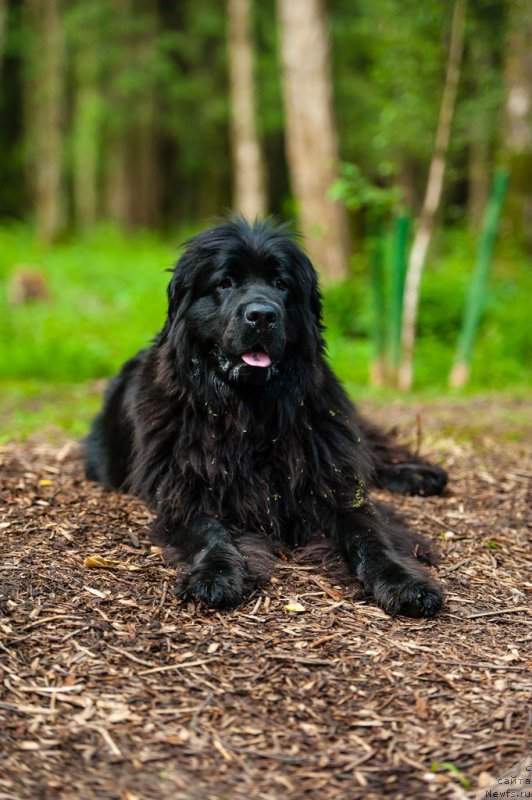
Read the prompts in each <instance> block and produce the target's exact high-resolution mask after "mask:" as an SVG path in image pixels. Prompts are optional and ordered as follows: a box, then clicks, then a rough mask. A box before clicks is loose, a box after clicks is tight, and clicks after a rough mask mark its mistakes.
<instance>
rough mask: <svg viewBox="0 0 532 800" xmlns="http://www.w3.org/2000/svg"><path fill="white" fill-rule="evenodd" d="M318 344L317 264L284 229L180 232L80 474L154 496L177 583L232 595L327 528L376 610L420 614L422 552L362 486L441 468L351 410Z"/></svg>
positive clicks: (208, 598)
mask: <svg viewBox="0 0 532 800" xmlns="http://www.w3.org/2000/svg"><path fill="white" fill-rule="evenodd" d="M324 351H325V346H324V341H323V328H322V324H321V298H320V293H319V288H318V281H317V276H316V272H315V270H314V268H313V266H312V264H311V263H310V260H309V259H308V257H307V256H306V255H305V253H304V252H303V251H302V249H301V248H300V247H299V246H298V244H297V243H296V242H295V241H294V239H293V238H291V237H289V236H288V235H287V233H286V231H285V229H284V228H282V227H275V226H274V225H272V224H271V223H270V222H268V221H265V222H255V223H254V224H248V223H247V222H246V221H245V220H243V219H240V218H233V219H230V220H228V221H227V222H224V223H222V224H220V225H219V226H217V227H215V228H214V229H212V230H210V231H207V232H206V233H202V234H200V235H199V236H196V237H194V238H193V239H191V240H190V241H189V242H188V243H187V244H186V246H185V250H184V252H183V255H182V256H181V258H180V260H179V261H178V263H177V265H176V267H175V269H174V270H173V274H172V278H171V281H170V284H169V287H168V315H167V319H166V322H165V324H164V327H163V329H162V330H161V332H160V333H159V335H158V336H157V337H156V339H155V341H154V342H153V344H152V345H151V347H148V348H147V349H145V350H143V351H141V352H140V353H139V354H138V355H136V356H135V357H134V358H132V359H131V360H130V361H128V362H126V363H125V364H124V366H123V367H122V370H121V372H120V374H119V375H118V376H117V377H116V378H114V379H113V380H112V381H111V383H110V385H109V388H108V390H107V393H106V397H105V403H104V407H103V410H102V412H101V413H100V415H99V416H98V417H97V418H96V420H95V421H94V424H93V427H92V431H91V433H90V435H89V437H88V439H87V442H86V471H87V477H88V478H90V479H92V480H96V481H100V482H102V483H103V484H104V485H105V486H106V487H108V488H110V489H120V490H123V491H128V492H132V493H135V494H138V495H139V496H140V497H142V498H143V499H144V500H145V501H146V503H148V505H149V506H150V507H151V508H152V509H153V510H154V511H155V513H156V519H155V523H154V526H153V536H154V538H155V540H156V541H158V542H159V543H162V544H164V545H168V546H171V547H173V548H175V549H177V551H178V552H179V553H180V555H181V557H182V558H183V559H184V560H185V562H186V563H187V564H188V567H187V569H186V571H185V573H184V576H183V577H182V578H181V580H180V583H179V585H178V592H179V593H180V594H181V595H183V596H185V597H193V598H195V599H199V600H202V601H203V602H204V603H206V604H208V605H210V606H214V607H219V608H228V607H234V606H236V605H238V604H239V603H240V601H241V600H242V597H243V595H244V594H245V592H247V591H249V590H250V588H252V587H253V586H255V585H257V584H259V583H260V582H261V581H263V580H264V578H265V575H266V574H267V568H268V565H269V563H270V561H271V559H272V554H273V553H274V552H275V551H276V550H277V549H278V548H279V547H283V548H297V547H301V546H304V545H308V544H309V543H312V542H315V541H317V540H319V539H321V538H323V537H324V536H325V537H327V538H328V539H329V541H330V542H331V544H332V545H333V546H334V547H335V548H337V549H338V550H339V551H340V553H341V554H342V555H343V557H344V559H345V561H346V564H347V566H348V568H349V570H350V572H351V573H352V574H353V576H355V577H356V578H357V579H358V580H359V581H361V582H362V584H363V585H364V587H365V589H366V590H367V592H368V593H370V594H372V595H373V597H374V598H375V600H376V602H377V603H378V604H379V605H380V606H381V607H382V608H384V609H385V610H386V611H387V612H389V613H390V614H407V615H410V616H416V617H417V616H432V615H434V614H436V613H437V612H438V611H439V610H440V608H441V606H442V593H441V590H440V589H439V587H438V585H437V584H436V583H435V582H434V581H433V579H432V578H431V577H430V576H429V575H428V573H427V571H426V570H425V569H424V568H423V567H421V566H420V565H419V563H418V562H417V561H416V558H415V557H414V551H415V552H416V554H417V555H418V557H419V555H420V554H425V556H426V558H427V560H428V555H427V553H428V551H427V550H426V549H424V548H423V547H420V546H419V545H420V540H419V537H417V538H416V537H414V535H413V534H412V535H411V536H409V533H408V532H407V531H406V530H405V529H404V528H403V529H400V528H399V527H398V525H397V524H396V523H390V522H387V521H386V516H387V515H386V514H384V513H383V512H382V511H381V510H379V509H377V508H376V507H375V505H374V504H372V502H371V501H370V499H369V498H368V496H367V487H368V485H370V484H371V483H372V482H376V483H378V484H380V485H382V486H386V487H388V488H390V489H392V490H395V491H402V492H408V493H413V494H415V493H419V494H433V493H439V492H441V491H442V490H443V488H444V486H445V483H446V475H445V473H444V472H443V470H441V469H439V468H438V467H434V466H431V465H429V464H427V463H425V462H420V461H419V459H416V458H415V457H414V456H412V455H411V454H410V453H408V451H407V450H406V449H405V448H396V447H394V445H393V443H392V442H391V441H389V440H388V439H387V438H386V436H384V435H383V434H382V433H381V432H380V431H378V430H377V429H376V428H375V427H373V426H371V425H369V424H368V423H366V422H365V421H364V420H363V419H362V418H361V417H360V416H359V415H358V413H357V412H356V410H355V409H354V407H353V405H352V403H351V401H350V400H349V398H348V397H347V394H346V392H345V391H344V389H343V388H342V386H341V385H340V383H339V381H338V379H337V378H336V376H335V375H334V373H333V372H332V370H331V368H330V367H329V365H328V363H327V361H326V360H325V357H324ZM416 543H417V546H415V545H416ZM408 553H410V555H408Z"/></svg>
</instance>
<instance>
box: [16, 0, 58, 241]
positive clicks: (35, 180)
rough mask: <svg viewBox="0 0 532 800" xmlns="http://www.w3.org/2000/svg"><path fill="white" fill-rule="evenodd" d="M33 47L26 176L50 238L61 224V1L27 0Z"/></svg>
mask: <svg viewBox="0 0 532 800" xmlns="http://www.w3.org/2000/svg"><path fill="white" fill-rule="evenodd" d="M25 10H26V19H27V24H28V27H29V32H30V34H31V36H32V41H33V47H32V51H31V54H30V55H31V57H30V59H29V64H28V74H27V75H26V78H27V81H26V127H27V143H28V146H29V157H28V179H29V183H30V188H31V192H32V195H33V205H34V211H35V221H36V228H37V235H38V236H39V238H40V239H41V240H42V241H44V242H50V241H52V240H53V239H54V237H55V236H56V235H57V234H58V232H59V230H60V228H61V226H62V224H63V207H62V206H63V203H62V201H63V197H62V188H63V186H62V171H63V170H62V156H63V133H62V112H63V96H64V75H63V56H64V47H63V30H62V25H61V3H60V0H26V6H25Z"/></svg>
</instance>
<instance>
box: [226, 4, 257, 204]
mask: <svg viewBox="0 0 532 800" xmlns="http://www.w3.org/2000/svg"><path fill="white" fill-rule="evenodd" d="M251 10H252V6H251V0H228V2H227V14H228V50H229V77H230V85H231V147H232V151H233V181H234V189H233V207H234V209H235V210H236V211H238V212H240V213H241V214H243V215H244V216H245V217H247V218H248V219H254V218H255V217H260V216H263V215H264V213H265V211H266V191H265V187H264V163H263V158H262V152H261V146H260V142H259V137H258V135H257V122H256V110H255V109H256V103H255V75H254V60H255V59H254V46H253V36H252V33H251Z"/></svg>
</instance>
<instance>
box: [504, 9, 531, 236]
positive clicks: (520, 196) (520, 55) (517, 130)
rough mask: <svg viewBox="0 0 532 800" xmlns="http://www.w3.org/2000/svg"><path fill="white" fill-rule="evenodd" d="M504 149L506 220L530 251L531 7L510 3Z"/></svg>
mask: <svg viewBox="0 0 532 800" xmlns="http://www.w3.org/2000/svg"><path fill="white" fill-rule="evenodd" d="M505 150H506V157H507V161H508V166H509V170H510V188H509V193H508V201H507V206H506V208H507V221H508V222H509V223H510V225H511V228H512V233H513V235H514V237H515V238H517V240H518V241H520V242H521V243H522V244H524V245H526V246H527V247H528V248H529V249H530V250H532V6H531V5H530V1H529V0H512V1H511V3H510V15H509V33H508V40H507V57H506V125H505Z"/></svg>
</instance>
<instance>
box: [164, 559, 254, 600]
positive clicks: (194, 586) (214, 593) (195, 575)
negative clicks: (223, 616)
mask: <svg viewBox="0 0 532 800" xmlns="http://www.w3.org/2000/svg"><path fill="white" fill-rule="evenodd" d="M175 592H176V594H177V595H178V596H179V597H182V598H183V599H185V600H201V602H202V603H205V605H206V606H209V607H210V608H220V609H229V608H236V606H238V605H240V603H241V602H242V597H243V593H244V581H243V577H242V574H241V571H240V570H237V569H235V568H234V567H233V566H232V565H221V564H219V563H217V564H209V562H208V561H204V562H202V563H200V564H198V565H197V566H194V567H192V569H190V570H189V571H187V572H186V573H185V574H184V575H183V576H182V578H181V579H180V581H179V582H178V584H177V586H176V588H175Z"/></svg>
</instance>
